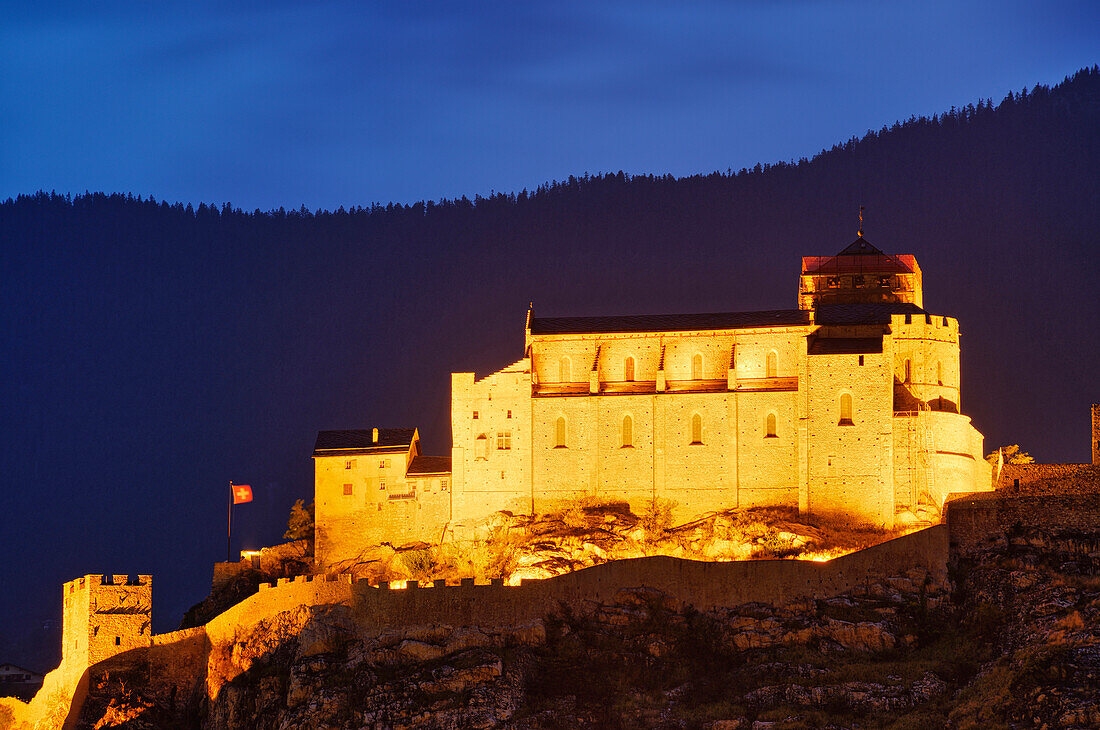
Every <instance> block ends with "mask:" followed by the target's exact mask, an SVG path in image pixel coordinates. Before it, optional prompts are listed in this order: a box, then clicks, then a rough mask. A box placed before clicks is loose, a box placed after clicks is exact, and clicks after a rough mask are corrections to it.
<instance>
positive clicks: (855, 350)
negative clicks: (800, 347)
mask: <svg viewBox="0 0 1100 730" xmlns="http://www.w3.org/2000/svg"><path fill="white" fill-rule="evenodd" d="M807 349H808V351H809V354H811V355H862V354H868V355H872V354H876V353H881V352H882V338H881V337H813V338H810V344H809V347H808V348H807Z"/></svg>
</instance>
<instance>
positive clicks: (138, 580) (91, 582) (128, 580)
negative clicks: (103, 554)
mask: <svg viewBox="0 0 1100 730" xmlns="http://www.w3.org/2000/svg"><path fill="white" fill-rule="evenodd" d="M62 585H63V586H64V590H65V592H66V593H73V592H75V591H78V590H84V589H85V588H95V587H99V586H149V587H151V586H152V585H153V576H151V575H137V576H129V575H110V574H108V575H103V574H101V573H89V574H88V575H85V576H81V577H80V578H74V579H73V580H70V581H67V582H65V583H64V584H62Z"/></svg>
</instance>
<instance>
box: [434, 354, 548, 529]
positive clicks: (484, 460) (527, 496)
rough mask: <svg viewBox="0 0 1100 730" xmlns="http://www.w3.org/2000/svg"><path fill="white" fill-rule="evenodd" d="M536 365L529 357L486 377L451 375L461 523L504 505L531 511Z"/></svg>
mask: <svg viewBox="0 0 1100 730" xmlns="http://www.w3.org/2000/svg"><path fill="white" fill-rule="evenodd" d="M530 368H531V363H530V360H529V359H527V358H524V359H523V360H519V361H518V362H515V363H513V364H512V365H509V366H508V367H506V368H504V369H503V370H500V371H498V372H496V373H493V374H492V375H489V376H487V377H485V378H482V379H481V380H475V379H474V375H473V373H454V374H452V376H451V436H452V439H453V447H452V451H451V469H452V478H453V481H454V521H455V523H456V526H459V527H462V526H464V525H465V524H466V523H468V522H470V521H476V520H478V519H480V518H483V517H487V516H488V515H490V514H492V513H493V512H496V511H498V510H508V511H511V512H515V513H520V514H529V513H530V512H531V370H530Z"/></svg>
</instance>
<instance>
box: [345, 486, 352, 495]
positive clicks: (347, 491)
mask: <svg viewBox="0 0 1100 730" xmlns="http://www.w3.org/2000/svg"><path fill="white" fill-rule="evenodd" d="M344 496H345V497H350V496H351V485H350V484H345V485H344Z"/></svg>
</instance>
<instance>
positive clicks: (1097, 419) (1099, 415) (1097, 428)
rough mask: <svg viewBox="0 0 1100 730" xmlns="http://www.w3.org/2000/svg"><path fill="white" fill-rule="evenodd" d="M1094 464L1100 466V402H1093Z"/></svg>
mask: <svg viewBox="0 0 1100 730" xmlns="http://www.w3.org/2000/svg"><path fill="white" fill-rule="evenodd" d="M1092 464H1093V466H1100V403H1093V404H1092Z"/></svg>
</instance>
